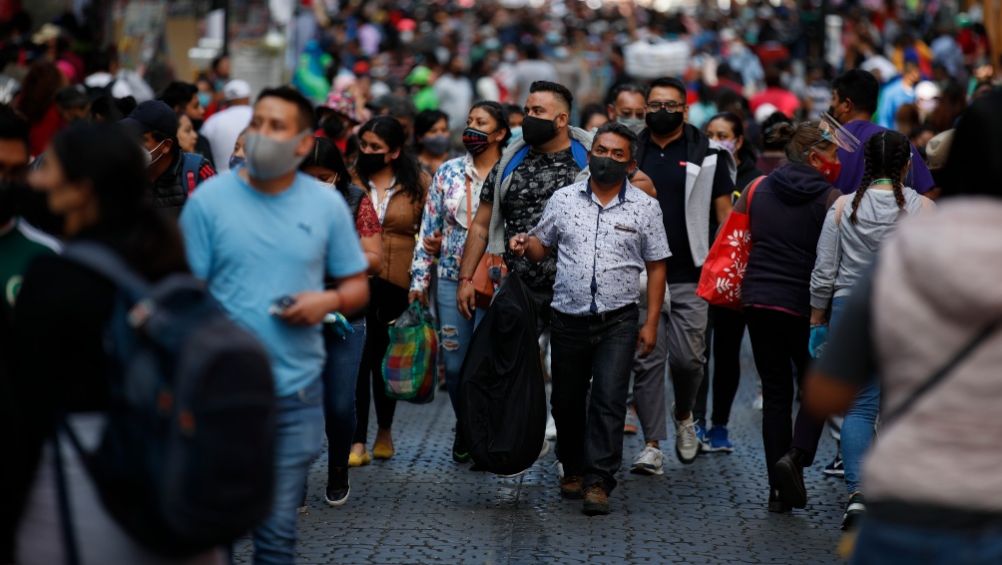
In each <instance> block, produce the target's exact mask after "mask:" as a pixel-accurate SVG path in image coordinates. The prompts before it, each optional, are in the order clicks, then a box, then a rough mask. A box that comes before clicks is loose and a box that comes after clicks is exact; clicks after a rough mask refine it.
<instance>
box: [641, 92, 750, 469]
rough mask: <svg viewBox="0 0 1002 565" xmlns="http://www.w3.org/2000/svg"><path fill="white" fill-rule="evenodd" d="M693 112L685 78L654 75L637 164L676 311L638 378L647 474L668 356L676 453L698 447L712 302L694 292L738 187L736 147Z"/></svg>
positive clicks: (654, 458)
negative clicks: (695, 121) (691, 120)
mask: <svg viewBox="0 0 1002 565" xmlns="http://www.w3.org/2000/svg"><path fill="white" fill-rule="evenodd" d="M687 116H688V107H687V105H686V89H685V85H684V84H683V83H682V81H680V80H678V79H675V78H661V79H657V80H655V81H654V82H653V83H652V84H651V88H650V90H649V92H648V94H647V114H646V116H645V120H646V122H647V129H646V130H644V132H643V133H641V134H640V139H639V149H638V151H637V163H638V165H639V166H640V169H641V170H643V171H644V172H645V173H647V175H648V176H649V177H651V179H652V180H653V181H654V187H655V189H656V191H657V199H658V202H659V203H660V204H661V211H662V213H663V217H664V226H665V231H666V233H667V235H668V245H669V246H671V248H672V249H673V250H674V254H673V255H672V257H671V258H669V259H668V275H667V280H668V289H669V294H670V297H669V305H670V311H671V315H670V316H669V318H668V327H667V332H666V336H665V337H666V338H665V340H663V341H662V342H661V343H659V344H658V345H657V348H656V352H655V354H654V356H652V357H649V358H648V360H649V364H648V366H645V367H643V368H642V369H641V370H638V371H637V374H636V375H635V381H634V390H633V392H634V398H635V399H636V403H637V414H638V416H639V417H640V422H641V425H642V427H643V429H644V439H645V441H646V445H645V447H644V450H643V451H641V453H640V454H639V455H638V456H637V459H636V461H635V462H634V467H633V469H634V470H635V471H637V472H642V473H648V474H659V473H660V471H661V460H662V456H661V451H660V447H659V442H660V440H662V439H666V431H665V428H666V414H665V412H666V410H665V402H664V394H663V392H661V393H658V391H659V390H662V391H663V386H664V384H663V383H664V365H663V363H664V358H665V356H667V361H668V366H669V370H670V372H671V379H672V384H673V386H674V389H675V406H674V410H673V416H674V420H675V431H676V438H675V454H676V455H677V456H678V459H679V461H681V462H682V463H692V462H693V461H694V460H695V458H696V455H698V453H699V437H700V436H701V435H702V429H701V428H700V429H697V422H695V420H694V418H693V414H692V410H693V407H694V406H695V402H696V394H697V391H698V390H699V386H700V384H701V383H702V381H703V364H704V363H705V357H706V327H707V317H708V304H707V302H706V301H705V300H703V299H702V298H700V297H699V296H697V295H696V286H697V284H698V283H699V275H700V271H701V268H702V265H703V261H704V260H705V259H706V254H707V253H708V252H709V247H710V242H711V240H712V238H713V235H714V234H715V232H716V225H717V224H719V223H723V221H724V219H725V218H726V217H727V215H728V214H729V213H730V211H731V193H732V192H733V191H734V175H735V167H734V162H733V160H732V159H731V157H730V153H728V152H727V150H725V149H717V148H714V147H711V146H710V141H709V139H707V137H706V136H705V135H704V134H703V133H702V132H701V131H700V130H699V129H698V128H696V127H694V126H692V125H691V124H687V123H686V119H687Z"/></svg>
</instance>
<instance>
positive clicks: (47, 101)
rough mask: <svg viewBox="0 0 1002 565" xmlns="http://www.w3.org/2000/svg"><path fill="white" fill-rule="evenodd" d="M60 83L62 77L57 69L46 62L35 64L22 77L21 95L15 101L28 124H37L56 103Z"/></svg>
mask: <svg viewBox="0 0 1002 565" xmlns="http://www.w3.org/2000/svg"><path fill="white" fill-rule="evenodd" d="M62 83H63V75H62V73H61V72H60V71H59V68H58V67H56V66H55V65H54V64H52V63H50V62H48V61H37V62H35V63H34V64H32V65H31V70H29V71H28V74H27V76H25V77H24V84H22V85H21V94H20V95H19V96H18V99H17V110H18V111H19V112H21V113H22V114H23V115H24V117H25V118H27V119H28V122H30V123H35V122H38V121H39V120H41V119H42V118H43V117H44V116H45V113H46V112H47V111H48V110H49V107H50V106H52V104H53V103H54V102H55V101H56V92H57V91H58V90H59V88H60V87H61V86H62Z"/></svg>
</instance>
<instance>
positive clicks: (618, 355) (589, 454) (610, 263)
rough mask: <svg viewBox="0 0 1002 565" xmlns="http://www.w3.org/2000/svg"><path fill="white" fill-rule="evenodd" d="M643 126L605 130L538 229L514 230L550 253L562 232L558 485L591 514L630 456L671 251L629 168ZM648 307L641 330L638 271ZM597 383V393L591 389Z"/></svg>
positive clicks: (520, 242) (556, 302) (533, 255)
mask: <svg viewBox="0 0 1002 565" xmlns="http://www.w3.org/2000/svg"><path fill="white" fill-rule="evenodd" d="M635 148H636V135H635V134H634V133H633V132H632V131H630V129H629V128H628V127H627V126H625V125H623V124H619V123H608V124H606V125H604V126H602V127H600V128H599V129H598V132H597V133H596V134H595V142H594V144H593V145H592V152H591V158H590V161H589V169H590V172H591V174H590V176H589V179H588V180H584V181H581V182H578V183H575V184H572V185H570V186H568V187H566V188H562V189H561V190H559V191H557V193H556V194H554V195H553V197H552V198H551V199H550V201H549V202H548V203H547V204H546V210H545V212H543V217H542V219H541V220H540V222H539V225H538V226H536V227H535V228H533V230H532V232H531V233H530V234H525V233H520V234H518V235H515V236H514V237H512V238H511V241H510V242H509V248H510V249H511V252H512V253H513V254H514V255H517V256H519V257H522V256H524V257H526V258H528V259H529V260H530V261H542V260H543V259H545V258H546V257H547V256H548V255H551V254H552V251H553V248H554V247H556V244H557V242H558V241H560V242H561V244H560V247H559V248H558V249H557V253H556V255H557V276H556V284H555V286H554V293H553V322H552V325H551V332H552V340H551V344H552V346H553V398H552V403H553V416H554V418H555V420H556V424H557V438H558V443H557V448H558V457H559V459H560V462H561V463H562V464H563V466H564V476H563V478H562V479H561V481H560V492H561V495H563V496H564V497H566V498H582V497H583V498H584V508H583V510H584V513H585V514H588V515H595V514H608V513H609V493H610V492H612V490H613V488H615V486H616V479H615V474H616V472H617V471H618V470H619V466H620V463H621V462H622V459H623V422H624V420H625V418H626V392H627V388H628V385H629V381H630V368H631V366H632V365H633V358H634V353H635V352H636V351H638V350H639V355H641V356H647V355H648V354H650V352H651V351H652V350H653V349H654V344H655V341H656V340H657V334H658V323H659V320H660V317H661V312H660V310H661V304H662V302H663V301H664V294H665V263H664V259H665V258H667V257H668V256H669V255H671V253H670V252H669V250H668V240H667V238H666V237H665V231H664V221H663V219H662V216H661V208H660V206H659V205H658V203H657V201H656V200H654V199H652V198H651V197H649V196H647V195H646V194H644V193H643V192H642V191H641V190H640V189H638V188H636V187H634V186H633V185H632V184H631V183H630V182H629V181H628V180H627V173H628V172H630V170H631V169H635V168H636V161H635V160H634V159H633V155H634V152H635V151H636V149H635ZM645 270H646V271H647V275H648V276H647V303H648V305H649V310H648V312H649V313H648V315H647V317H646V320H645V322H644V324H643V327H642V328H641V329H640V330H639V332H638V330H637V325H636V320H637V316H638V307H637V302H638V299H639V296H640V274H641V273H642V272H643V271H645ZM589 388H590V389H591V390H590V393H591V394H590V396H589Z"/></svg>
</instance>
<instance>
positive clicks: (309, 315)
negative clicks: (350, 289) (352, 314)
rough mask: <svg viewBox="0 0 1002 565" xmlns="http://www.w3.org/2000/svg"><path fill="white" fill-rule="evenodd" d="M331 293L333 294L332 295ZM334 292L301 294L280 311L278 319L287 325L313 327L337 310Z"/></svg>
mask: <svg viewBox="0 0 1002 565" xmlns="http://www.w3.org/2000/svg"><path fill="white" fill-rule="evenodd" d="M332 293H333V294H332ZM332 296H333V297H336V296H337V293H336V291H327V292H323V291H311V292H301V293H299V294H297V295H296V296H295V302H293V303H292V304H291V305H290V306H289V307H287V308H286V309H284V310H282V312H281V313H280V314H278V317H279V318H281V319H282V320H284V321H285V323H287V324H292V325H296V326H314V325H316V324H319V323H321V322H323V321H324V316H326V315H327V314H328V313H329V312H333V311H335V310H337V299H336V298H334V299H332Z"/></svg>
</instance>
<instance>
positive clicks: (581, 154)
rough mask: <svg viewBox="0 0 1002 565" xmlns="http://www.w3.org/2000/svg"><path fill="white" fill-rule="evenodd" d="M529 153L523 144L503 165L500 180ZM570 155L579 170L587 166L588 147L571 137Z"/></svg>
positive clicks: (526, 146) (507, 175)
mask: <svg viewBox="0 0 1002 565" xmlns="http://www.w3.org/2000/svg"><path fill="white" fill-rule="evenodd" d="M528 154H529V146H528V145H525V146H523V147H522V148H521V149H519V150H518V151H517V152H515V155H513V156H512V158H511V161H508V164H507V165H505V168H504V170H503V171H501V181H502V182H504V181H505V179H507V178H508V177H510V176H511V174H512V173H513V172H515V169H516V168H518V166H519V165H521V164H522V161H525V156H526V155H528ZM571 155H573V156H574V162H575V163H577V164H578V167H580V168H581V170H584V169H586V168H587V167H588V148H587V147H585V146H584V144H583V143H581V142H580V141H578V140H576V139H573V138H572V139H571Z"/></svg>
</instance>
